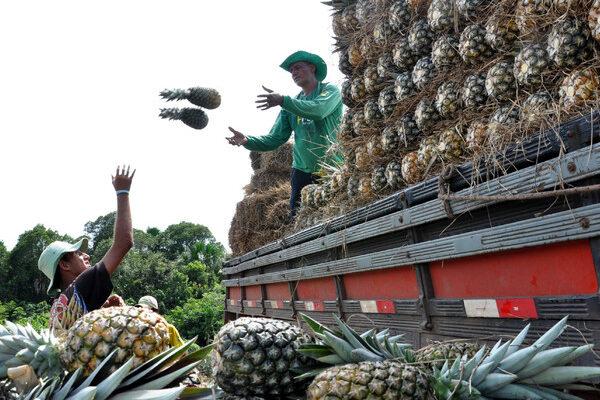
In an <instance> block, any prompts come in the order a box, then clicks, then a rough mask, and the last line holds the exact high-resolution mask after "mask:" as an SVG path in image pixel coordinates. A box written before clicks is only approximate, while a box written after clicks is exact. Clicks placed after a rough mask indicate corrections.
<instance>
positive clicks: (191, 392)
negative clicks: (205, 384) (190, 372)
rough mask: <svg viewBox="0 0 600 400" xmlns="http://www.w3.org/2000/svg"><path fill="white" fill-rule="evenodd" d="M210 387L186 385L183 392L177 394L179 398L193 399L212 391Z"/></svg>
mask: <svg viewBox="0 0 600 400" xmlns="http://www.w3.org/2000/svg"><path fill="white" fill-rule="evenodd" d="M212 391H213V389H212V388H199V387H189V386H188V387H186V388H185V389H184V390H183V392H182V393H181V394H180V395H179V398H180V399H188V400H193V399H196V398H198V397H204V396H206V395H207V394H209V393H212Z"/></svg>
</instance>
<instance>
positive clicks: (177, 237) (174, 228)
mask: <svg viewBox="0 0 600 400" xmlns="http://www.w3.org/2000/svg"><path fill="white" fill-rule="evenodd" d="M160 237H161V238H160V240H161V249H160V250H161V251H162V252H163V253H164V254H165V257H167V259H169V260H173V261H174V260H177V259H178V258H180V257H181V256H182V255H183V254H185V253H191V251H192V247H193V246H194V245H196V243H198V242H206V241H214V239H215V238H214V237H213V235H212V233H210V230H209V229H208V228H207V227H206V226H204V225H199V224H193V223H191V222H180V223H178V224H174V225H169V226H168V227H167V229H165V231H164V232H162V233H161V234H160Z"/></svg>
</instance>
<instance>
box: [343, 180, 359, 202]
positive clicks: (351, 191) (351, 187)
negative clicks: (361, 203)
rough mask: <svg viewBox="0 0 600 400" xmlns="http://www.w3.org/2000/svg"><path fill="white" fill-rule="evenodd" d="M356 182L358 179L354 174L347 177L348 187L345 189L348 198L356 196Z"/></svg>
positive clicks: (357, 182)
mask: <svg viewBox="0 0 600 400" xmlns="http://www.w3.org/2000/svg"><path fill="white" fill-rule="evenodd" d="M358 184H359V180H358V178H357V177H355V176H350V177H349V178H348V189H347V190H346V191H347V193H348V197H349V198H351V199H352V198H355V197H356V196H358Z"/></svg>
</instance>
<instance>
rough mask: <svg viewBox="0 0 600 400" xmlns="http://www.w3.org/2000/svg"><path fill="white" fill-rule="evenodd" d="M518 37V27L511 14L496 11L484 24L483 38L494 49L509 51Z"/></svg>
mask: <svg viewBox="0 0 600 400" xmlns="http://www.w3.org/2000/svg"><path fill="white" fill-rule="evenodd" d="M518 37H519V28H518V27H517V23H516V22H515V19H514V17H513V16H512V15H507V14H506V13H497V14H493V15H492V16H490V17H489V18H488V20H487V23H486V24H485V40H486V41H487V42H488V43H489V45H490V46H492V48H493V49H494V50H496V51H500V52H509V51H510V50H511V49H512V48H513V46H514V43H515V41H516V40H517V38H518Z"/></svg>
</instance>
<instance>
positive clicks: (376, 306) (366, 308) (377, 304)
mask: <svg viewBox="0 0 600 400" xmlns="http://www.w3.org/2000/svg"><path fill="white" fill-rule="evenodd" d="M360 310H361V311H362V312H364V313H378V314H395V313H396V310H395V308H394V302H393V301H391V300H361V302H360Z"/></svg>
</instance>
